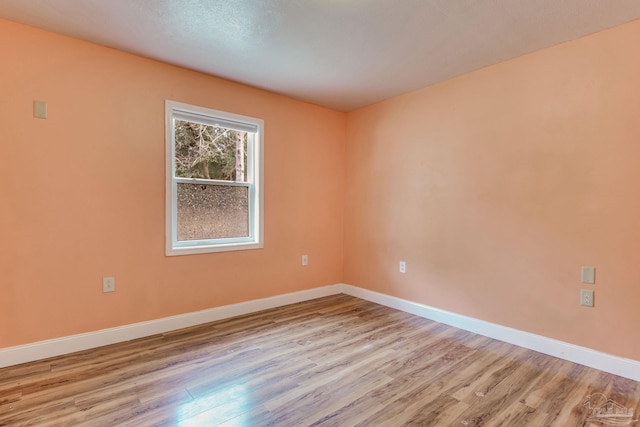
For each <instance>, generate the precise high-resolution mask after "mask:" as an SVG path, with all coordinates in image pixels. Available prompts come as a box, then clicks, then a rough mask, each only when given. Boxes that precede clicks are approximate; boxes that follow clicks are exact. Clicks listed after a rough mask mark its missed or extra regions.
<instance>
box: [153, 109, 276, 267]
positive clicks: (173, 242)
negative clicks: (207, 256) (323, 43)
mask: <svg viewBox="0 0 640 427" xmlns="http://www.w3.org/2000/svg"><path fill="white" fill-rule="evenodd" d="M175 118H178V119H180V120H190V121H196V122H199V123H205V124H211V125H218V126H221V127H225V128H230V129H235V130H241V131H247V132H249V134H248V141H247V165H246V170H247V182H234V181H221V180H210V179H207V180H203V179H198V178H180V177H176V174H175V163H176V162H175V129H174V119H175ZM165 119H166V120H165V122H166V128H165V139H166V156H165V157H166V190H165V192H166V213H165V216H166V255H167V256H173V255H188V254H202V253H210V252H224V251H238V250H246V249H260V248H263V247H264V226H263V219H264V218H263V212H264V209H263V205H264V196H263V194H264V193H263V181H264V172H263V129H264V121H263V120H261V119H256V118H253V117H247V116H242V115H239V114H233V113H227V112H225V111H218V110H212V109H210V108H205V107H198V106H195V105H189V104H184V103H181V102H177V101H170V100H166V101H165ZM251 136H253V138H252V137H251ZM178 183H188V184H203V185H229V186H245V187H247V188H248V191H249V236H248V237H238V238H223V239H203V240H184V241H179V240H178V239H177V235H178V208H177V189H178Z"/></svg>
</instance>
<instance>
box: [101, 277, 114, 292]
mask: <svg viewBox="0 0 640 427" xmlns="http://www.w3.org/2000/svg"><path fill="white" fill-rule="evenodd" d="M115 291H116V278H115V277H104V278H103V279H102V292H115Z"/></svg>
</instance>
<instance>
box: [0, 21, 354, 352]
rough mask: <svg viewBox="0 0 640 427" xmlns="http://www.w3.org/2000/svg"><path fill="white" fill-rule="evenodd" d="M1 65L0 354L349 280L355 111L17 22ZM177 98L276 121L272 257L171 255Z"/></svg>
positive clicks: (269, 230)
mask: <svg viewBox="0 0 640 427" xmlns="http://www.w3.org/2000/svg"><path fill="white" fill-rule="evenodd" d="M0 58H1V61H2V65H1V66H0V159H1V160H2V166H1V167H0V186H1V187H0V188H1V189H0V197H1V201H0V348H1V347H9V346H13V345H18V344H24V343H31V342H35V341H39V340H43V339H48V338H55V337H61V336H67V335H72V334H76V333H81V332H88V331H95V330H99V329H103V328H108V327H114V326H119V325H125V324H130V323H134V322H139V321H145V320H150V319H157V318H161V317H165V316H169V315H176V314H180V313H186V312H191V311H196V310H201V309H206V308H211V307H216V306H220V305H225V304H230V303H237V302H241V301H246V300H251V299H256V298H262V297H268V296H272V295H278V294H283V293H287V292H293V291H298V290H303V289H308V288H313V287H318V286H325V285H332V284H335V283H339V282H340V281H341V280H342V270H343V269H342V259H343V257H342V237H343V233H342V208H343V182H344V158H345V156H344V150H345V134H346V128H345V126H346V115H345V114H344V113H339V112H335V111H331V110H328V109H325V108H320V107H317V106H314V105H310V104H306V103H302V102H298V101H294V100H292V99H289V98H286V97H283V96H279V95H276V94H272V93H269V92H265V91H262V90H258V89H254V88H250V87H247V86H243V85H239V84H234V83H231V82H228V81H225V80H221V79H217V78H213V77H209V76H206V75H203V74H199V73H196V72H191V71H187V70H184V69H181V68H178V67H173V66H169V65H166V64H162V63H158V62H154V61H151V60H148V59H143V58H140V57H136V56H133V55H130V54H126V53H123V52H120V51H117V50H113V49H108V48H104V47H100V46H97V45H93V44H90V43H85V42H82V41H79V40H75V39H72V38H67V37H62V36H59V35H55V34H52V33H48V32H45V31H41V30H37V29H34V28H30V27H27V26H23V25H19V24H16V23H12V22H8V21H3V20H0ZM34 99H37V100H44V101H46V102H48V106H49V119H47V120H42V119H35V118H33V117H32V103H33V101H34ZM165 99H172V100H176V101H180V102H186V103H192V104H196V105H200V106H205V107H210V108H214V109H219V110H225V111H230V112H233V113H238V114H244V115H248V116H253V117H259V118H262V119H264V121H265V140H264V143H265V248H264V249H263V250H251V251H240V252H229V253H217V254H205V255H194V256H178V257H166V256H165V253H164V251H165V245H164V239H165V236H164V230H165V225H164V215H165V214H164V211H165V202H164V185H165V176H164V167H165V166H164V165H165V158H164V153H165V139H164V101H165ZM302 254H308V255H309V260H310V264H309V266H308V267H304V268H303V267H301V266H300V257H301V255H302ZM111 275H113V276H115V277H116V292H115V293H113V294H103V293H102V290H101V286H102V277H104V276H111Z"/></svg>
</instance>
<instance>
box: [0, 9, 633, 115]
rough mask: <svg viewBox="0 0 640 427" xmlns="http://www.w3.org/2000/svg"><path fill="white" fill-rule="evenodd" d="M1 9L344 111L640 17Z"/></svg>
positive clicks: (564, 12)
mask: <svg viewBox="0 0 640 427" xmlns="http://www.w3.org/2000/svg"><path fill="white" fill-rule="evenodd" d="M0 17H3V18H6V19H9V20H13V21H18V22H22V23H26V24H29V25H33V26H35V27H40V28H44V29H47V30H50V31H54V32H57V33H61V34H66V35H69V36H72V37H76V38H80V39H84V40H89V41H92V42H95V43H98V44H102V45H106V46H110V47H114V48H117V49H121V50H125V51H128V52H133V53H136V54H138V55H142V56H145V57H149V58H154V59H158V60H160V61H164V62H168V63H171V64H176V65H180V66H183V67H187V68H191V69H194V70H198V71H202V72H205V73H208V74H212V75H216V76H220V77H223V78H227V79H230V80H234V81H237V82H241V83H245V84H248V85H252V86H256V87H260V88H264V89H268V90H271V91H273V92H277V93H281V94H285V95H288V96H291V97H293V98H297V99H301V100H304V101H308V102H312V103H315V104H319V105H324V106H327V107H330V108H334V109H337V110H342V111H349V110H352V109H355V108H358V107H361V106H364V105H367V104H371V103H374V102H377V101H380V100H383V99H386V98H389V97H392V96H395V95H398V94H401V93H405V92H408V91H411V90H414V89H417V88H420V87H424V86H427V85H430V84H433V83H436V82H439V81H442V80H446V79H449V78H451V77H454V76H457V75H460V74H464V73H467V72H469V71H472V70H475V69H478V68H481V67H484V66H487V65H491V64H495V63H498V62H501V61H505V60H508V59H511V58H514V57H517V56H520V55H523V54H525V53H528V52H532V51H534V50H538V49H541V48H544V47H547V46H551V45H554V44H558V43H561V42H564V41H567V40H572V39H575V38H578V37H580V36H583V35H586V34H590V33H593V32H596V31H600V30H603V29H605V28H609V27H612V26H615V25H619V24H622V23H625V22H628V21H631V20H634V19H636V18H639V17H640V1H638V0H615V1H613V0H0Z"/></svg>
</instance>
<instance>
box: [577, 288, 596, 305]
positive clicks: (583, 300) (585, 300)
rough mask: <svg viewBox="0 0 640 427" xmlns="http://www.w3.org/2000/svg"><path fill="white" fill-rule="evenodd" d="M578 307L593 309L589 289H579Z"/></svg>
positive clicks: (591, 292)
mask: <svg viewBox="0 0 640 427" xmlns="http://www.w3.org/2000/svg"><path fill="white" fill-rule="evenodd" d="M580 305H584V306H586V307H593V291H592V290H591V289H580Z"/></svg>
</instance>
